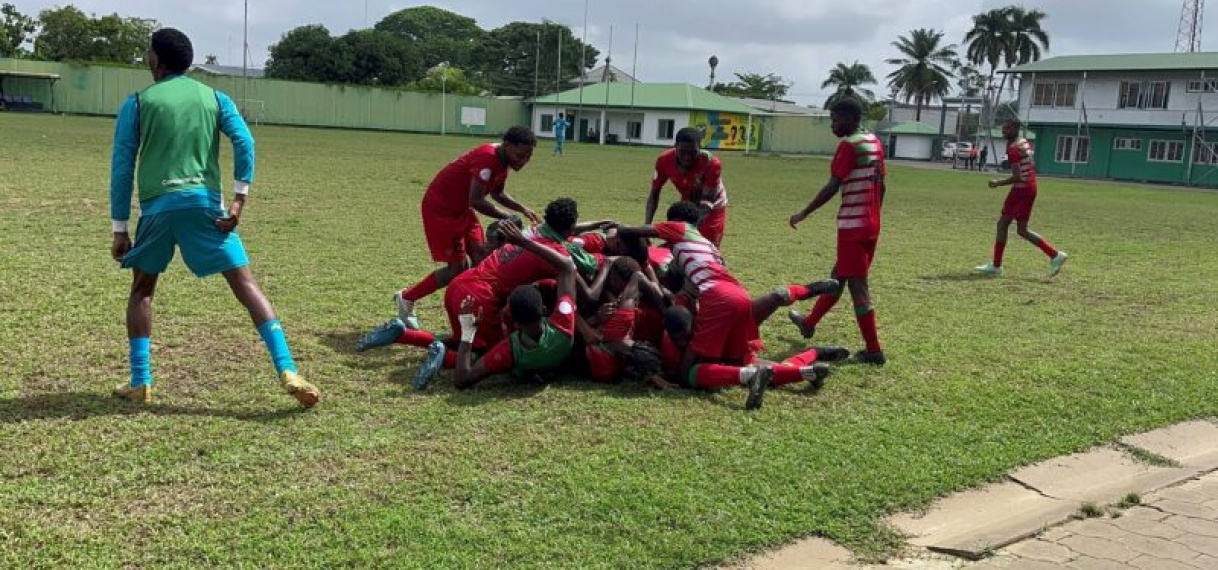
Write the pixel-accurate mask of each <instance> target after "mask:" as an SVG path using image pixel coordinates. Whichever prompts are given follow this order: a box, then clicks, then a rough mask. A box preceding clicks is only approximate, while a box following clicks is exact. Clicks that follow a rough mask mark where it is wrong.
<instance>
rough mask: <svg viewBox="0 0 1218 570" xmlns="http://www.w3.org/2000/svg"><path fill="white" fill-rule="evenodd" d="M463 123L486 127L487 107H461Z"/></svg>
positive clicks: (470, 125)
mask: <svg viewBox="0 0 1218 570" xmlns="http://www.w3.org/2000/svg"><path fill="white" fill-rule="evenodd" d="M461 124H462V125H465V126H467V127H485V126H486V109H483V108H482V107H461Z"/></svg>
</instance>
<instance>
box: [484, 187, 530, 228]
mask: <svg viewBox="0 0 1218 570" xmlns="http://www.w3.org/2000/svg"><path fill="white" fill-rule="evenodd" d="M491 197H492V198H494V199H495V201H496V202H499V204H500V205H501V206H503V207H504V208H507V209H509V210H511V211H513V212H520V214H521V215H522V216H524V217H526V218H528V219H529V221H531V222H533V223H534V224H541V223H542V219H541V216H539V215H537V212H534V211H533V210H531V209H529V207H528V206H525V205H524V204H521V203H520V202H517V201H516V199H515V198H513V197H512V196H511V195H510V194H508V193H507V189H503V190H500V191H498V192H492V193H491Z"/></svg>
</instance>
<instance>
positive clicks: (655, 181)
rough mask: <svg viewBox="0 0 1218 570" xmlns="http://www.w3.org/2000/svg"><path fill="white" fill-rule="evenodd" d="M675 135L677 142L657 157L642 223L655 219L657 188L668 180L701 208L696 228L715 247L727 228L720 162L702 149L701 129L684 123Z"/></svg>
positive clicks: (689, 200) (684, 197) (683, 197)
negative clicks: (701, 214)
mask: <svg viewBox="0 0 1218 570" xmlns="http://www.w3.org/2000/svg"><path fill="white" fill-rule="evenodd" d="M676 139H677V140H676V145H675V146H674V147H673V148H670V149H668V150H666V151H664V152H663V153H661V154H660V156H659V158H657V159H656V169H655V174H654V175H653V176H652V179H651V194H650V195H649V196H648V197H647V206H646V211H645V212H644V213H643V223H644V224H651V222H652V220H654V219H655V215H656V208H657V207H659V204H660V190H662V189H663V188H664V184H665V183H667V182H668V181H669V180H671V181H672V185H673V187H675V188H676V189H677V192H679V193H680V194H681V199H682V200H685V201H687V202H692V203H693V204H695V205H697V206H699V207H700V208H702V209H703V211H704V215H703V217H702V219H701V221H699V222H698V232H699V233H701V234H702V235H703V236H704V237H706V239H707V240H709V241H710V242H711V243H712V244H714V245H715V247H716V248H718V247H719V246H720V244H722V243H723V233H724V231H725V229H726V228H727V189H726V188H724V186H723V163H721V162H719V158H718V157H716V156H715V155H713V154H711V153H709V152H707V151H705V150H702V148H701V146H700V145H701V141H702V132H701V131H699V130H698V129H696V128H694V127H685V128H683V129H681V130H679V131H677V137H676Z"/></svg>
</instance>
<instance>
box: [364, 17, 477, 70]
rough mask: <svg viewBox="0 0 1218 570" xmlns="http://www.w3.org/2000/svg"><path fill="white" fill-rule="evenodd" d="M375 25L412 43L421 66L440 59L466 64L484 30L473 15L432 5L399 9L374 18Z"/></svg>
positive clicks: (469, 60) (450, 62)
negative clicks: (376, 19)
mask: <svg viewBox="0 0 1218 570" xmlns="http://www.w3.org/2000/svg"><path fill="white" fill-rule="evenodd" d="M375 29H376V30H377V31H379V32H386V33H389V34H393V35H395V36H397V37H398V38H401V39H403V40H406V41H407V42H409V43H411V44H412V45H414V46H415V49H417V50H418V53H419V54H420V55H421V58H422V60H421V66H422V69H430V68H432V67H435V66H436V65H438V64H441V63H447V64H448V65H454V66H457V67H462V68H466V67H469V64H470V63H471V60H472V58H473V56H474V51H475V49H476V48H477V47H478V43H479V41H480V40H481V39H482V37H483V36H484V35H485V34H486V32H485V31H483V30H482V28H479V27H478V24H477V23H476V22H475V21H474V19H473V18H468V17H466V16H462V15H460V14H456V13H453V12H449V11H448V10H443V9H441V8H436V7H434V6H419V7H416V8H406V9H405V10H398V11H397V12H394V13H392V14H389V15H388V16H385V17H384V18H383V19H382V20H381V21H379V22H377V23H376V26H375Z"/></svg>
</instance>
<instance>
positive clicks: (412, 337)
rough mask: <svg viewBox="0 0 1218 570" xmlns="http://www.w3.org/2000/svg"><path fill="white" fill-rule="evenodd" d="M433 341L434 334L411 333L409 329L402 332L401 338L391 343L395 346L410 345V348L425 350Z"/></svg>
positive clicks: (424, 332) (423, 332)
mask: <svg viewBox="0 0 1218 570" xmlns="http://www.w3.org/2000/svg"><path fill="white" fill-rule="evenodd" d="M435 341H436V334H435V333H429V332H427V331H412V330H410V329H406V330H404V331H402V336H399V337H398V339H397V340H395V341H393V342H394V343H396V344H406V345H410V346H417V347H419V348H427V347H429V346H431V343H433V342H435Z"/></svg>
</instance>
